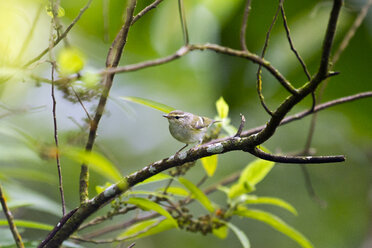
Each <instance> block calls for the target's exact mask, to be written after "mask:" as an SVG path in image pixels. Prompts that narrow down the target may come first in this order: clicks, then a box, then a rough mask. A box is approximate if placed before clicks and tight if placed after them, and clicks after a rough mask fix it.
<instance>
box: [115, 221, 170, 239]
mask: <svg viewBox="0 0 372 248" xmlns="http://www.w3.org/2000/svg"><path fill="white" fill-rule="evenodd" d="M172 228H174V224H173V222H172V221H170V220H169V219H164V220H159V219H151V220H145V221H142V222H139V223H137V224H135V225H132V226H131V227H129V228H127V229H126V230H125V232H123V233H121V234H120V235H119V238H121V239H122V238H124V239H126V240H135V239H139V238H143V237H146V236H150V235H154V234H157V233H160V232H164V231H166V230H169V229H172Z"/></svg>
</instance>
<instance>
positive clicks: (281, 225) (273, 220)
mask: <svg viewBox="0 0 372 248" xmlns="http://www.w3.org/2000/svg"><path fill="white" fill-rule="evenodd" d="M235 214H236V215H239V216H242V217H246V218H251V219H256V220H259V221H262V222H265V223H266V224H268V225H270V226H271V227H273V228H274V229H276V230H278V231H279V232H281V233H283V234H285V235H287V236H288V237H289V238H291V239H293V240H294V241H296V242H297V243H298V244H299V245H301V246H302V247H304V248H313V245H312V244H311V243H310V241H309V240H308V239H307V238H306V237H305V236H303V235H302V234H301V233H299V232H298V231H297V230H295V229H294V228H293V227H291V226H289V225H288V224H287V223H285V222H284V221H283V220H282V219H280V218H279V217H277V216H275V215H273V214H271V213H268V212H264V211H261V210H253V209H247V208H245V207H239V208H238V210H237V211H235Z"/></svg>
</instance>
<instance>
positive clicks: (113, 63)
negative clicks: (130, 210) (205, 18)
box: [80, 0, 137, 204]
mask: <svg viewBox="0 0 372 248" xmlns="http://www.w3.org/2000/svg"><path fill="white" fill-rule="evenodd" d="M136 3H137V1H136V0H131V1H130V2H129V5H128V8H127V17H126V20H125V23H124V25H123V26H122V28H121V29H120V31H119V33H118V34H117V36H116V38H115V40H114V42H113V43H112V45H111V47H110V49H109V52H108V54H107V58H106V67H107V68H114V67H117V66H118V64H119V61H120V58H121V55H122V52H123V49H124V46H125V44H126V42H127V37H128V32H129V28H130V26H131V23H132V20H133V13H134V9H135V7H136ZM114 76H115V74H114V73H113V74H108V75H106V76H105V78H104V88H103V92H102V95H101V97H100V99H99V103H98V106H97V109H96V113H95V116H94V119H93V120H92V121H91V122H90V130H89V137H88V141H87V144H86V146H85V150H86V151H87V152H90V151H91V150H92V149H93V145H94V141H95V139H96V133H97V128H98V124H99V122H100V120H101V117H102V115H103V112H104V109H105V107H106V102H107V97H108V96H109V93H110V89H111V86H112V83H113V80H114ZM88 183H89V169H88V165H87V164H85V163H83V164H82V165H81V171H80V203H81V204H83V203H85V202H87V201H88V198H89V197H88Z"/></svg>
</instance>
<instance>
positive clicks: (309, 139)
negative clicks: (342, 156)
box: [302, 0, 372, 206]
mask: <svg viewBox="0 0 372 248" xmlns="http://www.w3.org/2000/svg"><path fill="white" fill-rule="evenodd" d="M371 5H372V0H368V1H367V2H366V4H365V5H364V6H363V7H362V9H361V11H360V12H359V14H358V16H357V17H356V18H355V21H354V23H353V25H352V26H351V27H350V29H349V30H348V32H347V33H346V35H345V36H344V39H343V40H342V42H341V44H340V45H339V47H338V49H337V50H336V52H335V54H334V56H333V58H332V63H331V68H333V67H334V66H335V64H336V63H337V61H338V59H339V58H340V56H341V54H342V52H343V51H344V50H345V48H346V47H347V46H348V44H349V42H350V40H351V39H352V37H353V36H354V34H355V32H356V30H357V29H358V28H359V26H360V25H361V23H362V22H363V20H364V18H365V16H366V15H367V13H368V9H369V7H370V6H371ZM329 74H330V75H329V76H331V74H332V75H337V74H338V73H329ZM328 82H329V81H328V80H326V81H325V82H324V83H323V84H322V86H321V88H320V90H319V93H318V97H317V101H318V102H321V101H322V97H323V94H324V91H325V88H326V87H327V85H328ZM312 97H313V106H312V108H311V110H310V111H312V110H314V105H315V94H314V92H313V93H312ZM317 117H318V115H317V113H315V114H314V115H313V116H312V118H311V122H310V128H309V131H308V134H307V139H306V143H305V147H304V151H303V153H305V154H307V153H308V152H309V150H310V148H311V144H312V140H313V137H314V133H315V126H316V122H317ZM302 168H303V171H304V173H307V175H306V174H305V180H306V181H307V182H308V186H307V189H308V192H309V194H310V195H312V196H313V198H314V199H316V201H317V202H319V203H320V204H321V206H324V205H325V204H324V203H322V201H321V200H320V199H318V197H317V196H316V195H315V191H314V190H312V186H311V185H309V182H310V177H309V175H308V172H305V171H306V167H305V166H303V167H302ZM314 196H315V197H314Z"/></svg>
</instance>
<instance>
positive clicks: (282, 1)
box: [279, 0, 311, 81]
mask: <svg viewBox="0 0 372 248" xmlns="http://www.w3.org/2000/svg"><path fill="white" fill-rule="evenodd" d="M283 4H284V0H280V2H279V6H280V11H281V14H282V18H283V25H284V29H285V32H286V34H287V39H288V43H289V46H290V47H291V50H292V52H293V53H294V54H295V55H296V58H297V60H298V61H299V62H300V64H301V66H302V69H303V70H304V72H305V75H306V77H307V80H309V81H310V79H311V75H310V73H309V71H308V69H307V66H306V64H305V61H304V60H303V59H302V58H301V56H300V54H299V53H298V52H297V50H296V48H295V47H294V45H293V41H292V38H291V34H290V31H289V27H288V23H287V17H286V15H285V11H284V5H283Z"/></svg>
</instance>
